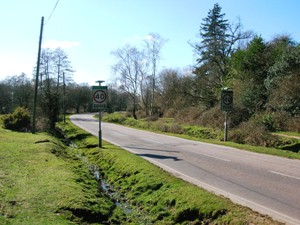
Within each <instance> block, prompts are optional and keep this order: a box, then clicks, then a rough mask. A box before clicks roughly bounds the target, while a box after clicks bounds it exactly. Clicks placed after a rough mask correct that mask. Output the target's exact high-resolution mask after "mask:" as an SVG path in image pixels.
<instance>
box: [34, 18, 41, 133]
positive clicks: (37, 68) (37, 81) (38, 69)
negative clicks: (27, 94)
mask: <svg viewBox="0 0 300 225" xmlns="http://www.w3.org/2000/svg"><path fill="white" fill-rule="evenodd" d="M43 28H44V17H42V21H41V30H40V40H39V48H38V58H37V65H36V77H35V88H34V100H33V114H32V133H33V134H34V133H35V116H36V102H37V92H38V84H39V73H40V58H41V48H42V38H43Z"/></svg>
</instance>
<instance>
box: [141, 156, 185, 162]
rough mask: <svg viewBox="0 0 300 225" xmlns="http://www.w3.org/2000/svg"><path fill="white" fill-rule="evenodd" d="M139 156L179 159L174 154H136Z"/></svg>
mask: <svg viewBox="0 0 300 225" xmlns="http://www.w3.org/2000/svg"><path fill="white" fill-rule="evenodd" d="M136 155H138V156H141V157H147V158H154V159H173V160H174V161H181V160H182V159H178V158H177V157H175V156H165V155H156V154H136Z"/></svg>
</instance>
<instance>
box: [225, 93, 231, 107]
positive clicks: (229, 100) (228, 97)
mask: <svg viewBox="0 0 300 225" xmlns="http://www.w3.org/2000/svg"><path fill="white" fill-rule="evenodd" d="M223 103H224V104H225V105H231V104H232V94H224V95H223Z"/></svg>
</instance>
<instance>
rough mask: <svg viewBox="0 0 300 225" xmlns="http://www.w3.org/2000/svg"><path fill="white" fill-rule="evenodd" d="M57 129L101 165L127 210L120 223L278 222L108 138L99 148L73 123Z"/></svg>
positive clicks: (107, 186) (109, 187)
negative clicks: (110, 142)
mask: <svg viewBox="0 0 300 225" xmlns="http://www.w3.org/2000/svg"><path fill="white" fill-rule="evenodd" d="M59 128H60V129H61V130H62V131H63V133H64V134H65V135H66V137H67V138H69V139H71V140H72V141H73V142H74V143H75V144H76V145H77V146H78V148H79V149H81V151H83V153H84V156H85V157H87V158H88V160H89V162H92V163H93V164H94V165H96V166H97V167H98V168H99V172H100V176H101V179H102V180H104V181H105V182H104V183H105V188H104V189H106V190H107V191H108V192H109V193H111V195H112V196H113V197H114V198H115V199H116V200H117V201H118V203H119V204H120V205H122V207H123V209H124V208H125V209H127V210H124V212H125V218H124V219H123V222H122V223H121V224H279V223H278V222H276V221H273V220H272V219H271V218H269V217H267V216H263V215H260V214H258V213H256V212H253V211H252V210H250V209H248V208H246V207H242V206H239V205H236V204H233V203H232V202H231V201H229V200H228V199H225V198H221V197H218V196H215V195H213V194H211V193H209V192H207V191H205V190H203V189H201V188H199V187H196V186H194V185H191V184H189V183H187V182H185V181H182V180H180V179H178V178H175V177H173V176H171V175H169V174H168V173H167V172H165V171H163V170H161V169H160V168H158V167H156V166H154V165H153V164H151V163H149V162H147V161H146V160H144V159H142V158H140V157H138V156H136V155H134V154H132V153H129V152H127V151H125V150H122V149H120V148H118V147H116V146H114V145H111V144H109V143H107V142H103V148H102V149H99V148H98V147H96V146H97V142H98V140H97V138H96V137H93V136H92V135H91V134H88V133H87V132H85V131H83V130H81V129H79V128H78V127H76V126H75V125H73V124H71V123H70V122H68V123H67V124H62V123H61V124H59ZM102 186H103V185H102Z"/></svg>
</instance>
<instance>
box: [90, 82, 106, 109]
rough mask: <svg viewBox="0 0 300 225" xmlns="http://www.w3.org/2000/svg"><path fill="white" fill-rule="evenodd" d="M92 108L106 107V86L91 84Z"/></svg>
mask: <svg viewBox="0 0 300 225" xmlns="http://www.w3.org/2000/svg"><path fill="white" fill-rule="evenodd" d="M92 98H93V109H98V110H101V109H106V107H107V86H93V93H92Z"/></svg>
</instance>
